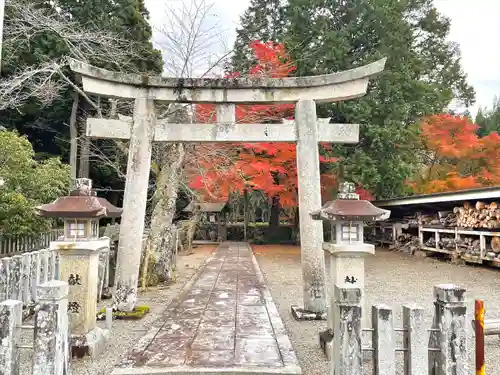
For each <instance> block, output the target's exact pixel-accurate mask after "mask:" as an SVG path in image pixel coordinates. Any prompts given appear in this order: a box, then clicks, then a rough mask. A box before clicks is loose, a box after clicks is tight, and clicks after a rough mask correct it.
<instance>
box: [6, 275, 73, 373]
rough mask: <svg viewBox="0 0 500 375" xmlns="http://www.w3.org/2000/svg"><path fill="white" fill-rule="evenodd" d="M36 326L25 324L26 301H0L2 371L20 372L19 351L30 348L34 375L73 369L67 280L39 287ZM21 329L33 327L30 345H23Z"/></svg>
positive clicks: (65, 371)
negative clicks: (24, 308) (71, 366)
mask: <svg viewBox="0 0 500 375" xmlns="http://www.w3.org/2000/svg"><path fill="white" fill-rule="evenodd" d="M35 295H36V297H35V299H36V300H38V302H37V308H36V313H35V319H34V322H35V323H34V326H23V325H22V319H23V302H22V301H20V300H13V299H9V300H6V301H3V302H0V374H9V375H20V359H21V356H20V351H21V350H24V349H31V350H32V351H31V362H32V370H31V374H33V375H42V374H43V375H67V374H69V373H70V371H69V367H70V348H69V337H68V333H69V327H68V283H66V282H64V281H58V280H52V281H49V282H46V283H42V284H40V285H39V286H38V287H37V288H36V293H35ZM21 329H31V330H32V331H33V342H32V344H31V345H20V343H21Z"/></svg>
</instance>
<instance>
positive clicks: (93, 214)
mask: <svg viewBox="0 0 500 375" xmlns="http://www.w3.org/2000/svg"><path fill="white" fill-rule="evenodd" d="M75 185H76V186H75V189H74V190H73V191H71V192H70V194H69V196H66V197H61V198H58V199H56V200H55V201H54V202H52V203H49V204H44V205H42V206H40V207H38V213H39V214H40V215H41V216H44V217H53V218H61V219H63V220H64V240H66V241H73V242H75V241H92V240H97V239H99V220H100V219H101V218H104V217H109V218H118V217H120V216H121V214H122V209H121V208H118V207H115V206H114V205H112V204H111V203H109V202H108V200H107V199H105V198H101V197H97V196H96V192H95V191H92V180H90V179H88V178H80V179H77V180H76V184H75Z"/></svg>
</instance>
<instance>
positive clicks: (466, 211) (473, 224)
mask: <svg viewBox="0 0 500 375" xmlns="http://www.w3.org/2000/svg"><path fill="white" fill-rule="evenodd" d="M453 212H454V214H455V215H456V226H457V227H460V228H484V229H497V228H500V207H499V206H498V204H497V203H496V202H492V203H484V202H479V201H478V202H476V204H475V205H470V204H469V203H465V204H464V205H463V206H462V207H455V208H454V209H453Z"/></svg>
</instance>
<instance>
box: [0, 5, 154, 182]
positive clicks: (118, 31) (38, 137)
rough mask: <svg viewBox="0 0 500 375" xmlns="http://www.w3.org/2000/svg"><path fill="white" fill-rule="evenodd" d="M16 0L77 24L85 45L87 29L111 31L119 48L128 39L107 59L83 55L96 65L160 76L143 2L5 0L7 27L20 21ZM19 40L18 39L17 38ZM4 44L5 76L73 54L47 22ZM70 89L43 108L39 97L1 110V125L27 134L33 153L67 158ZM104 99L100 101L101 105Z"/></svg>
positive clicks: (83, 108) (82, 104) (81, 110)
mask: <svg viewBox="0 0 500 375" xmlns="http://www.w3.org/2000/svg"><path fill="white" fill-rule="evenodd" d="M15 2H16V3H21V5H22V7H24V9H26V11H27V12H29V11H30V10H32V9H38V10H40V9H45V12H46V14H47V15H48V17H54V19H58V20H60V22H61V23H64V22H66V23H67V24H68V25H70V24H71V25H76V26H77V28H78V30H75V31H74V34H75V35H79V36H80V37H81V39H82V40H81V43H82V44H85V43H86V41H85V37H86V31H92V32H96V31H97V32H100V31H102V32H103V34H105V33H107V34H106V35H111V33H112V34H114V35H116V37H117V43H116V44H117V45H120V46H125V43H124V40H126V41H130V43H129V44H127V45H126V46H125V48H122V50H120V53H119V55H118V54H117V55H113V57H112V58H111V59H110V58H109V56H106V57H104V56H101V55H99V54H86V55H85V56H84V58H86V59H87V60H88V61H89V62H91V63H92V64H94V65H96V66H100V67H103V68H108V69H112V70H121V71H133V72H137V71H139V72H144V73H152V74H160V73H161V71H162V68H163V60H162V56H161V53H160V52H159V51H157V50H155V49H154V48H153V45H152V41H151V36H152V30H151V26H150V25H149V24H148V17H149V14H148V11H147V9H146V7H145V5H144V1H143V0H121V1H118V2H117V1H113V0H99V1H97V0H85V1H78V0H59V1H58V2H57V8H56V7H55V6H54V4H53V2H50V1H47V0H8V1H7V4H6V30H7V31H8V28H9V27H12V26H13V25H15V23H16V22H19V19H21V20H22V19H23V17H22V16H21V17H20V16H19V14H17V15H16V14H14V13H15V12H19V8H20V6H19V4H16V3H15ZM14 4H15V6H14ZM47 19H49V18H47ZM70 27H71V26H68V30H66V31H69V29H70ZM20 40H21V41H22V38H21V39H20ZM26 40H28V39H26ZM93 42H94V41H87V43H88V45H89V49H92V43H93ZM4 47H5V50H4V52H5V53H4V59H3V67H2V78H4V79H5V80H8V79H9V76H13V75H14V74H15V73H16V71H19V70H20V69H23V68H25V67H32V68H33V69H37V68H39V67H41V66H43V65H44V64H49V63H51V62H53V61H62V59H63V58H64V57H65V56H72V57H75V56H74V53H73V54H72V53H71V50H70V48H71V47H70V46H69V44H68V43H65V42H64V36H63V35H59V34H58V33H57V32H56V31H55V30H52V29H51V27H50V25H47V27H46V28H45V29H44V28H43V27H40V28H38V29H37V32H36V33H34V35H30V38H29V43H24V42H23V43H21V44H20V45H12V43H10V44H9V40H6V43H4ZM116 50H118V47H117V48H116ZM77 58H78V57H77ZM65 73H66V74H67V75H68V76H71V75H72V74H71V72H70V71H69V69H68V68H66V69H65ZM58 78H59V77H58V75H57V74H56V75H54V76H52V77H51V80H54V81H57V79H58ZM41 81H42V82H43V80H41ZM45 83H46V82H45ZM72 91H73V89H72V88H68V89H67V90H66V91H64V92H61V93H60V94H59V95H58V96H57V97H55V98H54V100H53V101H52V102H51V103H50V104H48V105H45V107H42V106H41V105H40V102H39V100H38V98H35V97H33V98H29V99H28V100H26V101H25V102H24V103H23V105H21V106H17V107H16V108H12V109H8V110H5V111H3V115H4V116H2V119H1V120H0V123H1V124H2V125H3V126H6V127H7V128H12V129H17V130H18V131H19V132H21V133H22V134H25V135H27V136H28V138H29V140H30V141H31V142H32V144H33V146H34V149H35V151H36V152H37V154H38V155H43V154H52V155H62V156H63V157H64V158H65V159H66V157H67V155H68V151H69V144H70V143H69V138H70V137H69V127H68V124H69V123H70V114H71V110H72V104H73V98H72ZM106 103H107V102H105V101H102V104H106ZM79 107H80V108H79V112H78V114H79V115H78V116H79V117H83V118H84V117H86V113H87V112H89V110H90V109H89V106H88V105H86V103H85V101H84V100H80V101H79ZM82 123H84V120H82ZM66 160H67V159H66ZM101 172H104V175H107V176H108V177H106V178H105V179H106V181H107V182H109V181H110V178H109V175H110V173H109V171H102V168H100V172H99V173H98V174H97V175H95V174H94V176H93V177H94V178H99V175H100V174H101Z"/></svg>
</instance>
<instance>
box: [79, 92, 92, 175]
mask: <svg viewBox="0 0 500 375" xmlns="http://www.w3.org/2000/svg"><path fill="white" fill-rule="evenodd" d="M81 103H82V105H81V106H80V109H81V111H80V116H79V117H78V122H79V128H80V165H79V169H78V177H84V178H88V177H89V172H90V165H89V159H90V140H89V138H88V137H87V117H88V109H89V104H88V103H87V101H86V100H82V101H81Z"/></svg>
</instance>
